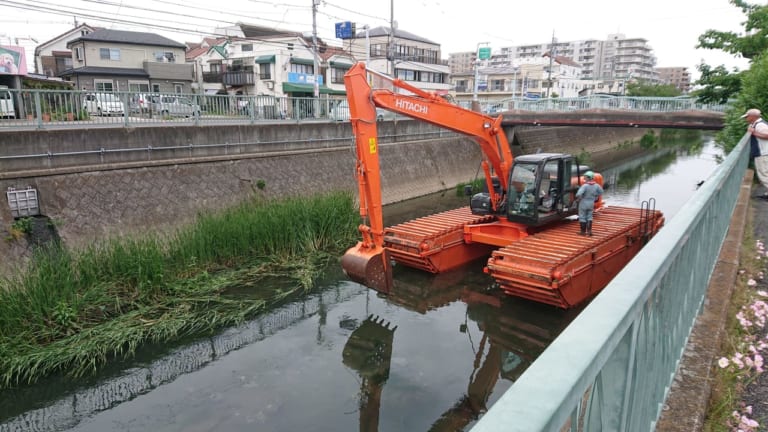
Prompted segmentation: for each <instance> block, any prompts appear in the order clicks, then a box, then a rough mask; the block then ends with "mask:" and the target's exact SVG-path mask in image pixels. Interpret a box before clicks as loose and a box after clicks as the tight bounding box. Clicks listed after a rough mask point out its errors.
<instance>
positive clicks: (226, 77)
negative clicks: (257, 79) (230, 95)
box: [221, 71, 254, 86]
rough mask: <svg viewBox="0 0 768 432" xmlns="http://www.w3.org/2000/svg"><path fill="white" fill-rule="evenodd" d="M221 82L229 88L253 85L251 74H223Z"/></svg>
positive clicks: (245, 72) (240, 72)
mask: <svg viewBox="0 0 768 432" xmlns="http://www.w3.org/2000/svg"><path fill="white" fill-rule="evenodd" d="M221 82H222V83H224V84H226V85H230V86H244V85H253V82H254V81H253V72H251V71H237V72H224V73H223V74H222V77H221Z"/></svg>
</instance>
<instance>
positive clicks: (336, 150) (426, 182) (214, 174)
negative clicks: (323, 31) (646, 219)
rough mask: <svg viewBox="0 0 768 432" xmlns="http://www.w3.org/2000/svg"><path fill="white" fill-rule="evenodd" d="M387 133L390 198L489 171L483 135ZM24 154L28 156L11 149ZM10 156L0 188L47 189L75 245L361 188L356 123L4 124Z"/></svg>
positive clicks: (53, 213) (48, 202)
mask: <svg viewBox="0 0 768 432" xmlns="http://www.w3.org/2000/svg"><path fill="white" fill-rule="evenodd" d="M379 132H380V133H379V136H380V157H381V167H382V182H383V198H384V202H385V203H392V202H397V201H401V200H405V199H409V198H414V197H418V196H422V195H426V194H430V193H434V192H438V191H441V190H445V189H447V188H452V187H454V186H455V185H456V184H457V183H460V182H465V181H469V180H471V179H473V178H474V177H475V176H476V175H477V174H478V166H479V163H480V160H481V157H482V156H481V152H480V151H479V147H478V146H477V145H476V144H475V142H474V141H473V140H472V139H469V138H466V137H463V136H458V135H456V134H453V133H450V132H446V131H444V130H440V129H437V128H434V127H432V126H429V125H426V124H423V123H420V122H416V121H399V122H385V123H383V124H382V125H381V127H380V129H379ZM643 132H644V131H642V130H638V129H595V128H562V127H555V128H528V129H521V130H518V131H509V133H508V136H509V137H510V138H511V139H512V140H513V142H514V143H515V145H514V146H513V148H514V150H515V153H517V154H519V153H529V152H535V151H537V150H538V149H541V151H546V152H563V153H574V154H579V153H580V152H582V151H591V150H592V149H594V150H595V151H596V152H597V153H595V154H594V156H595V157H593V162H595V163H597V162H598V158H601V159H605V160H610V159H611V158H614V157H625V155H622V154H619V153H617V151H616V149H617V148H618V147H619V144H621V143H622V142H625V141H628V140H632V139H635V140H637V139H639V137H640V136H642V134H643ZM219 144H223V145H219ZM625 147H626V146H625ZM634 149H635V150H632V149H631V148H630V149H629V151H636V149H637V146H634ZM94 150H98V151H94ZM627 151H628V149H627V148H625V149H624V150H622V152H623V153H626V152H627ZM20 155H26V156H27V157H10V158H9V156H20ZM0 156H2V157H3V158H2V159H0V167H1V168H0V187H1V188H2V189H3V190H7V188H9V187H12V188H16V189H23V188H27V187H32V188H34V189H36V190H37V192H38V197H39V205H40V212H41V214H43V215H45V216H47V217H49V218H50V219H51V221H52V223H53V224H54V225H55V226H56V227H57V229H58V232H59V234H60V236H61V238H62V239H63V240H64V241H65V242H66V243H67V244H69V245H71V246H74V247H78V246H82V245H85V244H87V243H89V242H92V241H93V240H94V239H99V238H105V237H108V236H112V235H122V234H130V233H137V232H142V233H143V232H147V231H168V230H171V229H173V228H175V227H178V226H180V225H182V224H184V223H187V222H189V221H191V220H192V219H193V218H194V217H195V215H196V214H197V213H199V212H204V211H214V210H218V209H222V208H226V207H229V206H232V205H234V204H236V203H238V202H241V201H242V200H244V199H247V198H249V197H251V196H253V194H258V195H262V196H265V197H268V198H274V197H281V196H288V195H309V194H315V193H318V192H323V191H329V190H347V191H352V192H355V193H356V190H357V185H356V183H355V179H354V159H355V156H354V149H353V141H352V131H351V128H350V125H349V123H317V124H302V125H301V126H298V125H292V124H287V125H286V124H280V125H267V126H242V125H238V126H226V125H225V126H205V127H188V126H187V127H162V128H161V127H146V128H133V129H123V128H116V129H92V130H88V131H83V130H61V131H55V130H48V131H41V132H35V131H28V132H10V133H7V132H4V133H2V134H0ZM596 166H597V165H596ZM260 184H263V185H264V188H263V189H260V188H259V185H260ZM0 219H1V220H0V222H2V224H0V236H2V237H3V238H5V239H6V240H5V241H2V242H0V257H2V262H3V263H6V268H7V267H8V265H12V263H15V262H18V261H19V257H24V256H27V255H28V254H29V246H28V245H27V243H26V241H25V240H24V239H23V238H21V239H17V240H12V239H11V235H10V234H11V230H10V226H11V224H12V223H13V217H12V214H11V211H10V207H9V205H8V204H7V202H3V203H2V205H0ZM0 267H2V265H0Z"/></svg>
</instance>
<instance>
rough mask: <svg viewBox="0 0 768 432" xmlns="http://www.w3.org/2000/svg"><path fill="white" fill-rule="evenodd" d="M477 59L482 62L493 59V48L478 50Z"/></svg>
mask: <svg viewBox="0 0 768 432" xmlns="http://www.w3.org/2000/svg"><path fill="white" fill-rule="evenodd" d="M477 58H479V59H480V60H488V59H489V58H491V47H482V48H480V49H478V50H477Z"/></svg>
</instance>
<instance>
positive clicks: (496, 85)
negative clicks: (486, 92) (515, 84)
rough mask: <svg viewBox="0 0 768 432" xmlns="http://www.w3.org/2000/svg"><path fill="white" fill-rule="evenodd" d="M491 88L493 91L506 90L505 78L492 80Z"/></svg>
mask: <svg viewBox="0 0 768 432" xmlns="http://www.w3.org/2000/svg"><path fill="white" fill-rule="evenodd" d="M491 90H493V91H502V90H504V80H491Z"/></svg>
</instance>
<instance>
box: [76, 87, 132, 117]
mask: <svg viewBox="0 0 768 432" xmlns="http://www.w3.org/2000/svg"><path fill="white" fill-rule="evenodd" d="M83 107H84V108H85V109H86V110H87V111H88V114H91V115H98V116H111V115H120V116H121V115H123V113H124V112H125V108H124V107H123V102H121V101H120V98H119V97H118V95H116V94H112V93H88V94H86V95H85V100H84V101H83Z"/></svg>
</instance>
